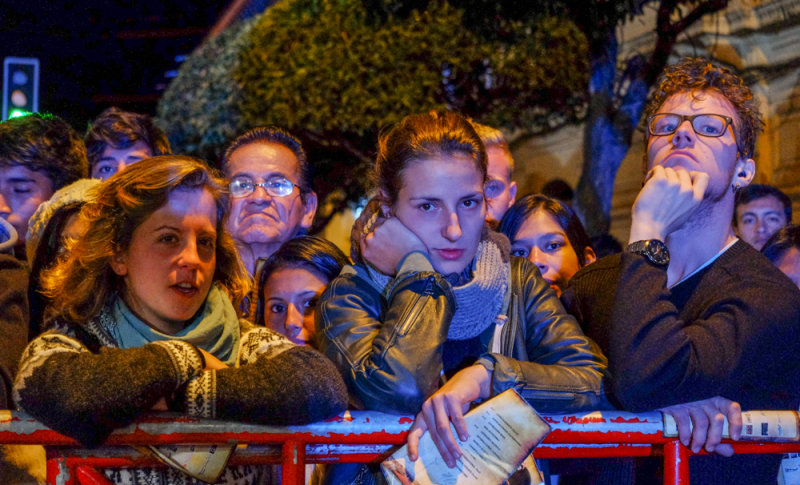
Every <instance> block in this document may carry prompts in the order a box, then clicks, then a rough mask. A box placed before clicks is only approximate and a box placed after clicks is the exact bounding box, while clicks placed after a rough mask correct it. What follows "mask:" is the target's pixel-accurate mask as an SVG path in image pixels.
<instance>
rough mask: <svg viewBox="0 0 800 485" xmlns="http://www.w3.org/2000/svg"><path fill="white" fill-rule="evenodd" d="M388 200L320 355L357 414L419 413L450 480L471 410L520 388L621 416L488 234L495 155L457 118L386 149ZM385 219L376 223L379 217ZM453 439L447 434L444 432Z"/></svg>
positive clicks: (527, 270)
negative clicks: (488, 189)
mask: <svg viewBox="0 0 800 485" xmlns="http://www.w3.org/2000/svg"><path fill="white" fill-rule="evenodd" d="M375 177H376V181H377V185H378V190H379V195H378V197H377V199H375V200H374V201H373V202H371V204H370V206H369V208H368V210H366V211H365V214H363V215H362V217H361V218H360V219H359V221H360V223H357V226H356V228H355V229H354V231H358V234H357V235H356V237H355V239H356V241H354V242H356V244H355V245H354V247H355V248H356V251H355V255H354V256H355V257H354V259H355V260H356V264H354V265H353V266H347V267H345V269H344V270H343V271H342V273H341V274H340V275H339V277H337V278H336V279H335V280H334V281H333V282H332V283H331V284H330V286H329V288H328V290H326V292H325V293H324V294H323V296H322V300H321V303H320V308H319V309H318V312H317V334H318V338H319V339H320V342H319V345H320V350H322V351H323V352H324V353H325V354H326V355H327V356H328V357H329V358H331V359H332V360H333V361H334V362H335V363H336V364H337V366H338V367H339V369H340V371H341V372H342V373H343V375H344V376H345V381H346V382H347V384H348V386H349V390H350V393H351V398H352V399H353V401H355V403H356V406H358V407H362V408H365V409H373V410H379V411H384V412H394V413H419V415H418V416H417V420H416V422H415V424H414V426H413V428H412V430H411V432H410V434H409V448H410V451H411V454H412V456H414V454H415V453H416V443H417V441H418V439H419V436H420V435H421V434H422V433H423V432H425V431H430V432H431V434H432V438H433V439H434V442H435V443H436V445H437V447H438V448H439V450H440V452H441V453H442V457H443V458H444V459H445V462H447V463H448V465H450V466H454V465H455V461H456V460H457V458H458V457H459V456H460V451H459V448H458V444H457V442H456V439H455V437H454V436H453V435H452V433H451V432H449V431H448V430H449V429H450V426H449V422H450V421H452V423H453V424H454V425H455V429H456V431H457V432H458V434H459V435H460V437H461V438H462V439H464V438H465V437H466V429H465V426H464V423H463V413H464V412H465V411H466V410H467V409H468V408H469V406H470V403H472V402H473V401H476V400H481V399H486V398H488V397H490V396H492V395H495V394H497V393H499V392H502V391H504V390H506V389H509V388H512V387H513V388H516V389H517V390H518V391H519V392H520V394H521V395H522V396H523V397H524V398H525V399H526V400H527V401H528V402H530V403H531V404H532V405H533V406H534V407H535V408H536V409H537V410H539V411H541V412H572V411H578V410H582V409H597V408H602V407H608V404H607V402H606V401H605V398H604V395H603V386H602V380H603V377H604V376H605V373H606V360H605V358H604V357H603V356H602V355H601V354H600V353H599V352H598V351H597V350H596V348H595V346H594V344H593V343H592V342H591V341H590V340H589V339H587V338H586V337H585V336H584V335H583V333H582V332H581V330H580V327H579V326H578V324H577V323H576V321H575V320H574V319H573V318H572V317H571V316H570V315H568V314H567V313H566V312H565V311H564V309H563V307H562V306H561V303H560V302H559V300H558V297H557V296H556V293H555V292H554V291H553V290H552V289H551V288H550V285H549V284H548V283H547V282H546V281H545V280H544V279H543V278H542V276H541V275H540V273H539V271H538V270H537V269H536V268H535V267H534V266H533V265H532V264H530V262H528V261H527V260H525V259H523V258H518V257H511V256H510V254H509V253H510V247H509V242H508V239H506V237H505V236H502V235H500V234H498V233H495V232H492V231H490V230H489V229H488V228H487V226H486V224H485V223H484V218H485V213H486V208H485V207H486V206H485V201H484V196H483V185H484V183H485V181H486V152H485V150H484V147H483V145H482V144H481V142H480V140H479V138H478V136H477V134H476V133H475V131H474V130H473V129H472V127H471V125H470V124H469V122H468V121H467V120H465V119H464V118H463V117H461V116H460V115H457V114H455V113H451V112H440V113H436V112H432V113H428V114H419V115H411V116H408V117H406V118H404V119H403V120H402V121H401V122H400V123H399V124H398V125H397V126H395V127H394V128H393V129H392V130H391V131H390V132H389V133H387V134H386V135H385V136H384V137H383V138H382V139H381V141H380V150H379V154H378V159H377V164H376V169H375ZM370 209H371V210H370ZM439 430H441V431H442V432H440V431H439Z"/></svg>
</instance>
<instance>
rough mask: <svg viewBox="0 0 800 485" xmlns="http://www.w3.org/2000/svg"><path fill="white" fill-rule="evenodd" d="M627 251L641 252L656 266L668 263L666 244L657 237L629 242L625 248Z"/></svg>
mask: <svg viewBox="0 0 800 485" xmlns="http://www.w3.org/2000/svg"><path fill="white" fill-rule="evenodd" d="M626 251H628V252H629V253H636V254H641V255H642V256H644V257H646V258H647V259H649V260H650V262H651V263H653V264H655V265H658V266H667V265H668V264H669V249H667V245H666V244H664V243H663V242H662V241H659V240H658V239H648V240H645V241H636V242H633V243H630V244H629V245H628V248H627V249H626Z"/></svg>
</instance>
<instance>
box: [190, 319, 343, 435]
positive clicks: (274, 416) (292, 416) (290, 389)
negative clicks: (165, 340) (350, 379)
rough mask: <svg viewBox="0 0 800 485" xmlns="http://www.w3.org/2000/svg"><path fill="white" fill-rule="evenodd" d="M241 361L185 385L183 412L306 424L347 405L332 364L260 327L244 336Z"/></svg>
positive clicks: (232, 418) (341, 381) (206, 416)
mask: <svg viewBox="0 0 800 485" xmlns="http://www.w3.org/2000/svg"><path fill="white" fill-rule="evenodd" d="M239 361H240V366H239V367H235V368H229V369H222V370H208V371H205V372H203V373H202V375H201V376H199V377H197V378H195V379H192V380H191V381H189V383H188V384H187V385H186V386H185V388H184V389H183V390H182V393H181V395H180V399H179V401H180V404H179V405H180V406H183V408H182V409H181V410H182V411H183V412H186V413H187V414H189V415H192V416H198V417H204V418H218V419H231V420H239V421H251V422H255V423H262V424H306V423H310V422H313V421H319V420H321V419H325V418H329V417H331V416H335V415H336V414H339V413H341V412H342V411H344V410H345V409H346V407H347V388H346V387H345V384H344V381H343V380H342V378H341V376H340V375H339V373H338V371H337V370H336V368H335V367H334V365H333V363H332V362H331V361H329V360H328V359H327V358H325V357H324V356H323V355H322V354H320V353H319V352H317V351H316V350H314V349H312V348H310V347H300V346H297V345H295V344H293V343H292V342H290V341H289V340H288V339H286V338H285V337H283V336H282V335H280V334H278V333H276V332H273V331H272V330H269V329H266V328H263V327H259V328H256V329H253V330H251V331H249V332H247V333H245V334H244V335H243V336H242V344H241V349H240V355H239Z"/></svg>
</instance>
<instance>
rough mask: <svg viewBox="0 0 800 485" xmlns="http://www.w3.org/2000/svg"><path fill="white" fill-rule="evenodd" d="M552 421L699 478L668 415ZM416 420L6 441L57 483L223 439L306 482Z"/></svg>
mask: <svg viewBox="0 0 800 485" xmlns="http://www.w3.org/2000/svg"><path fill="white" fill-rule="evenodd" d="M542 417H543V418H544V419H545V421H547V422H548V423H549V424H550V426H551V427H552V431H551V433H550V434H549V435H548V436H547V438H546V439H545V440H544V442H543V443H542V444H540V445H539V446H538V447H537V448H536V450H535V451H534V456H535V457H536V458H579V457H624V456H628V457H630V456H659V455H662V454H663V459H664V465H665V466H664V469H665V473H664V483H665V484H669V485H678V484H681V485H688V484H689V461H688V457H689V455H690V454H691V451H690V450H689V449H688V448H686V447H685V446H683V445H681V444H680V442H679V441H678V440H677V439H676V438H667V437H664V434H663V428H664V427H663V423H662V418H661V413H660V412H650V413H638V414H634V413H625V412H609V411H602V412H599V411H596V412H592V413H581V414H567V415H554V414H553V415H542ZM412 422H413V417H411V416H397V415H390V414H384V413H378V412H371V411H348V412H345V413H344V414H342V415H340V416H337V417H335V418H333V419H329V420H327V421H323V422H318V423H313V424H310V425H306V426H261V425H254V424H247V423H239V422H232V421H215V420H203V419H195V418H190V417H186V416H180V415H176V414H169V413H164V414H152V415H147V416H145V417H144V418H142V419H140V420H139V421H137V422H136V423H134V424H132V425H130V426H127V427H125V428H121V429H119V430H117V431H115V432H114V433H113V434H112V435H111V436H110V437H109V438H108V440H107V441H106V442H105V443H104V444H103V445H102V446H100V447H97V448H84V447H81V446H80V445H79V444H78V443H77V442H76V441H75V440H73V439H71V438H68V437H66V436H64V435H62V434H59V433H57V432H55V431H52V430H51V429H49V428H47V427H46V426H44V425H43V424H41V423H39V422H38V421H36V420H35V419H33V418H32V417H30V416H29V415H27V414H25V413H22V412H16V411H0V443H1V444H39V445H44V446H45V448H46V450H47V483H48V484H49V485H107V484H109V483H110V482H108V480H107V479H106V478H105V476H104V475H103V473H102V472H101V471H98V470H99V469H102V468H116V467H137V466H164V465H162V464H161V463H160V462H158V461H157V460H156V459H155V458H153V457H152V456H151V455H149V454H147V453H141V452H139V451H137V450H135V449H134V448H131V446H140V447H141V446H144V445H169V444H213V443H216V444H233V443H235V444H238V445H240V447H239V448H238V449H237V451H236V452H235V453H234V455H233V456H232V457H231V460H230V462H229V464H231V465H235V464H280V465H282V471H281V473H282V483H283V484H284V485H295V484H296V485H301V484H304V483H305V480H304V471H305V464H306V463H342V462H370V461H376V460H378V461H379V460H381V459H382V458H383V457H385V456H386V455H387V452H388V451H389V450H391V449H392V448H393V447H395V446H396V445H400V444H402V443H404V442H405V436H406V434H407V432H408V429H409V428H410V427H411V424H412ZM730 443H731V444H732V446H733V448H734V449H735V451H736V453H791V452H800V442H788V443H787V442H780V443H779V442H761V441H735V442H730ZM242 445H247V446H246V447H245V446H242ZM776 473H777V470H776Z"/></svg>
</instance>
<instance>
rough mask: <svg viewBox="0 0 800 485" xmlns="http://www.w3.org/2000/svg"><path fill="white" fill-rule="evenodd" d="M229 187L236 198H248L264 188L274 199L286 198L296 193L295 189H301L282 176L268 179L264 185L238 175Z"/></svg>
mask: <svg viewBox="0 0 800 485" xmlns="http://www.w3.org/2000/svg"><path fill="white" fill-rule="evenodd" d="M228 187H229V188H230V191H231V195H232V196H234V197H236V198H239V197H247V196H248V195H250V194H252V193H253V192H254V191H255V190H256V187H264V190H265V191H266V192H267V194H269V195H271V196H272V197H286V196H287V195H289V194H291V193H292V191H294V188H295V187H297V188H298V189H299V188H300V186H299V185H297V184H295V183H293V182H292V181H291V180H289V179H287V178H286V177H283V176H280V175H276V176H274V177H271V178H269V179H267V181H266V182H264V183H263V184H257V183H255V182H253V179H251V178H250V177H247V176H246V175H238V176H236V177H234V178H233V179H231V183H230V184H229V185H228Z"/></svg>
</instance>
